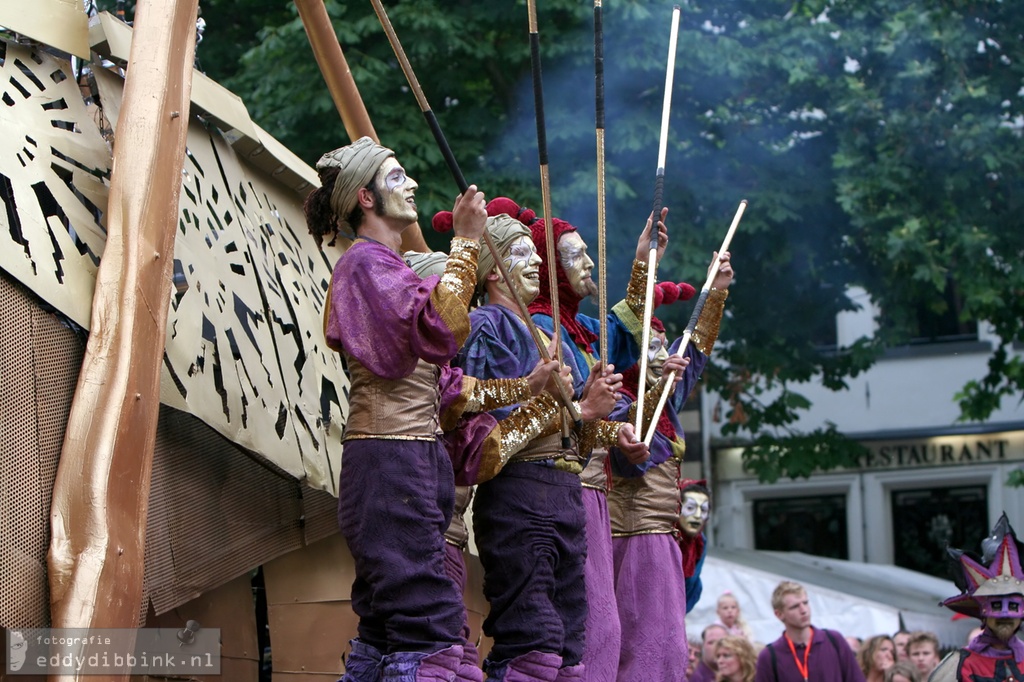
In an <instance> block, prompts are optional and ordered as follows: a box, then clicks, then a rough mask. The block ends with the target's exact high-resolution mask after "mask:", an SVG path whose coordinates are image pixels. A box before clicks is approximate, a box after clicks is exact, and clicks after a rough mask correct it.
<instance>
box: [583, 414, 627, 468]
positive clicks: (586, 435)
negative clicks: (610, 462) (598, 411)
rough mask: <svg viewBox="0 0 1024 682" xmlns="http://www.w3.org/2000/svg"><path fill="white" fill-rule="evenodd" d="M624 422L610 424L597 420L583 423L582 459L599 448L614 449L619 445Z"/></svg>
mask: <svg viewBox="0 0 1024 682" xmlns="http://www.w3.org/2000/svg"><path fill="white" fill-rule="evenodd" d="M622 424H623V422H610V421H605V420H604V419H595V420H594V421H592V422H584V423H583V431H582V432H581V433H580V457H583V458H584V459H585V458H587V457H589V456H590V453H591V452H593V451H594V450H596V449H597V448H602V447H603V448H613V447H615V446H616V445H618V444H619V429H620V428H621V427H622Z"/></svg>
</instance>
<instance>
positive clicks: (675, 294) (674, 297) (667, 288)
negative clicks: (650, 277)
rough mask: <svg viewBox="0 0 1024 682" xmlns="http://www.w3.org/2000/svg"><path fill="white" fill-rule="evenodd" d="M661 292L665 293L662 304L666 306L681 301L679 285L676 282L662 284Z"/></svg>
mask: <svg viewBox="0 0 1024 682" xmlns="http://www.w3.org/2000/svg"><path fill="white" fill-rule="evenodd" d="M658 286H660V287H661V290H662V291H663V292H664V293H665V296H664V298H662V300H661V302H662V303H663V304H665V305H668V304H669V303H675V302H676V301H678V300H679V285H678V284H676V283H675V282H662V283H661V284H660V285H658Z"/></svg>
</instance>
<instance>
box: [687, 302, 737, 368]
mask: <svg viewBox="0 0 1024 682" xmlns="http://www.w3.org/2000/svg"><path fill="white" fill-rule="evenodd" d="M728 297H729V290H728V289H712V290H711V291H709V292H708V297H707V298H706V299H704V308H703V309H701V311H700V317H698V318H697V326H696V327H694V329H693V335H692V336H691V337H690V340H691V341H693V345H694V346H695V347H696V348H697V350H699V351H700V352H701V353H703V354H704V355H708V356H710V355H711V349H712V348H714V347H715V340H716V339H718V326H719V324H720V323H721V322H722V313H723V312H725V299H726V298H728Z"/></svg>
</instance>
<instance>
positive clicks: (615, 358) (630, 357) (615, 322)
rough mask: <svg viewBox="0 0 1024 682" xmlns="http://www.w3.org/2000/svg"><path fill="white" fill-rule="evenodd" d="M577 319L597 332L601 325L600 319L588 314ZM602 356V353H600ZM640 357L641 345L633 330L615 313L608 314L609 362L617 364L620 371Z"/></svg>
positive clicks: (627, 367)
mask: <svg viewBox="0 0 1024 682" xmlns="http://www.w3.org/2000/svg"><path fill="white" fill-rule="evenodd" d="M576 319H577V320H578V321H579V323H580V324H581V325H583V326H584V327H586V328H587V329H589V330H590V331H592V332H594V333H595V334H597V333H598V332H599V329H598V327H599V326H600V324H599V322H598V320H597V319H596V318H593V317H588V316H586V315H577V316H576ZM598 356H599V357H600V354H598ZM639 359H640V346H639V345H638V344H637V342H636V339H635V338H634V337H633V334H632V332H630V331H629V329H627V328H626V325H625V324H623V322H622V320H620V319H619V318H618V316H617V315H615V314H614V313H609V314H608V362H610V363H612V364H613V365H615V369H616V370H617V371H619V372H622V371H623V370H626V369H629V368H630V367H631V366H632V365H633V363H634V362H636V361H637V360H639Z"/></svg>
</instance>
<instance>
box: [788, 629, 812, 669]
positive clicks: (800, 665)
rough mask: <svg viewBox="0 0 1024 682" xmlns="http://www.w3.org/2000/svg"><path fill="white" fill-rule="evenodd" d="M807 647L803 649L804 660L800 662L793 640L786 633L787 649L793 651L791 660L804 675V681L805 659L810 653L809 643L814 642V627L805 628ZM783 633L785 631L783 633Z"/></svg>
mask: <svg viewBox="0 0 1024 682" xmlns="http://www.w3.org/2000/svg"><path fill="white" fill-rule="evenodd" d="M807 629H808V631H809V632H808V635H807V648H806V649H805V650H804V662H803V663H801V662H800V657H799V656H797V655H796V647H795V646H794V645H793V640H791V639H790V638H789V635H788V634H786V635H785V636H786V642H787V643H788V644H789V650H790V651H791V652H792V653H793V662H794V663H796V669H797V670H799V671H800V674H801V675H803V676H804V682H807V660H808V658H810V655H811V644H813V643H814V628H807ZM784 634H785V633H784Z"/></svg>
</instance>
